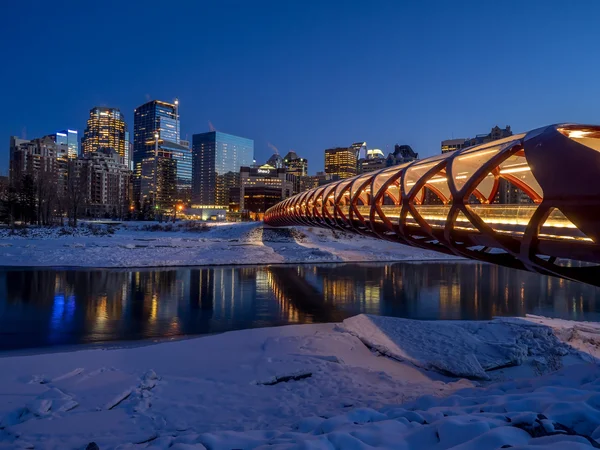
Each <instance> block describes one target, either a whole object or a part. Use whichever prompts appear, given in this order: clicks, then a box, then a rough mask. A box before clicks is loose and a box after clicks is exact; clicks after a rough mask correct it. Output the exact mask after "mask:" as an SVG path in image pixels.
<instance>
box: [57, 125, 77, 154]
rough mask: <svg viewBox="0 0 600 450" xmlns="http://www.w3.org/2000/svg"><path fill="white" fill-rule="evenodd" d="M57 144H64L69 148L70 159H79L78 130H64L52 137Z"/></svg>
mask: <svg viewBox="0 0 600 450" xmlns="http://www.w3.org/2000/svg"><path fill="white" fill-rule="evenodd" d="M50 137H51V138H53V139H54V142H56V143H57V144H64V145H66V146H67V147H68V148H69V158H70V159H73V158H77V157H78V156H79V135H78V133H77V130H71V129H67V130H62V131H57V132H56V133H54V134H51V135H50Z"/></svg>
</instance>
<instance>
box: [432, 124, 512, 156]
mask: <svg viewBox="0 0 600 450" xmlns="http://www.w3.org/2000/svg"><path fill="white" fill-rule="evenodd" d="M512 135H513V132H512V130H511V129H510V125H507V126H506V128H500V127H499V126H498V125H496V126H495V127H493V128H492V129H491V131H490V132H489V133H487V134H478V135H476V136H475V137H474V138H467V139H446V140H445V141H442V146H441V147H442V153H448V152H453V151H455V150H460V149H463V148H466V147H472V146H474V145H481V144H487V143H488V142H492V141H496V140H498V139H503V138H506V137H509V136H512Z"/></svg>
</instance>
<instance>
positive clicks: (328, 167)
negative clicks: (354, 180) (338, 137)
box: [325, 147, 358, 178]
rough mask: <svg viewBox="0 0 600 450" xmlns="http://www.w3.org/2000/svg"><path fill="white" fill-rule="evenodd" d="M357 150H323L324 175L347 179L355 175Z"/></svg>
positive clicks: (348, 148)
mask: <svg viewBox="0 0 600 450" xmlns="http://www.w3.org/2000/svg"><path fill="white" fill-rule="evenodd" d="M357 155H358V153H357V150H356V149H355V148H352V147H337V148H329V149H327V150H325V173H327V174H330V175H337V176H338V177H340V178H349V177H352V176H354V175H356V171H357V166H358V159H357Z"/></svg>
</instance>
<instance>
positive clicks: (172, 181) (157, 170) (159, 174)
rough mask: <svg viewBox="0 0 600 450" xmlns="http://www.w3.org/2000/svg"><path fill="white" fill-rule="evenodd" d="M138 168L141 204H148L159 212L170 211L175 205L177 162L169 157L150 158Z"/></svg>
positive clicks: (143, 161) (144, 160)
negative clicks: (139, 171) (141, 195)
mask: <svg viewBox="0 0 600 450" xmlns="http://www.w3.org/2000/svg"><path fill="white" fill-rule="evenodd" d="M140 166H141V179H140V185H141V190H142V192H143V194H144V195H143V197H142V203H144V202H149V203H151V204H152V206H154V208H155V209H156V210H159V211H161V212H164V211H165V210H172V209H173V208H174V207H175V206H176V203H177V162H176V161H175V160H174V159H172V158H170V157H164V156H159V157H158V158H155V157H154V156H151V157H149V158H145V159H143V160H142V162H141V164H140Z"/></svg>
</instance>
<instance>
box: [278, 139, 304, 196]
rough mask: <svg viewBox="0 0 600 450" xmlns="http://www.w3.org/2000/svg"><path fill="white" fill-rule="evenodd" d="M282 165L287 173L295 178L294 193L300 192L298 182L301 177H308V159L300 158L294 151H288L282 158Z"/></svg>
mask: <svg viewBox="0 0 600 450" xmlns="http://www.w3.org/2000/svg"><path fill="white" fill-rule="evenodd" d="M283 164H284V166H285V169H286V170H287V173H288V174H290V175H294V176H295V177H296V184H295V186H294V192H295V193H296V194H297V193H298V192H301V190H300V189H301V188H300V180H301V179H302V177H306V176H308V159H306V158H300V157H299V156H298V155H297V154H296V152H295V151H293V150H290V151H289V152H288V154H287V155H285V157H284V158H283Z"/></svg>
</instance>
